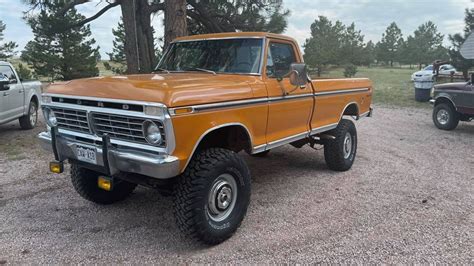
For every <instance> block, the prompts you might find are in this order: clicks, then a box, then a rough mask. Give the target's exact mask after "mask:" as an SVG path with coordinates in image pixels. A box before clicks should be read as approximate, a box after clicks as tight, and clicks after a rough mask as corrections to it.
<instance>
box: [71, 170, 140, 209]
mask: <svg viewBox="0 0 474 266" xmlns="http://www.w3.org/2000/svg"><path fill="white" fill-rule="evenodd" d="M100 175H101V174H100V173H98V172H95V171H92V170H89V169H86V168H82V167H80V166H78V165H77V164H74V163H71V181H72V185H73V186H74V189H75V190H76V191H77V193H79V195H81V197H83V198H84V199H86V200H88V201H92V202H95V203H97V204H103V205H106V204H112V203H115V202H118V201H121V200H124V199H125V198H127V197H128V196H130V194H132V192H133V190H134V189H135V188H136V187H137V185H136V184H133V183H130V182H127V181H124V180H118V181H117V182H115V183H114V185H113V189H112V190H111V191H106V190H103V189H101V188H99V186H98V184H97V182H98V178H99V176H100Z"/></svg>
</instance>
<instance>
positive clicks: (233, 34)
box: [173, 32, 296, 43]
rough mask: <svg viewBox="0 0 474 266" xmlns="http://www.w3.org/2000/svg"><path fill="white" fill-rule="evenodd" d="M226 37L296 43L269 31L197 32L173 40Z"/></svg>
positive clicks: (287, 37)
mask: <svg viewBox="0 0 474 266" xmlns="http://www.w3.org/2000/svg"><path fill="white" fill-rule="evenodd" d="M228 38H272V39H280V40H287V41H292V42H295V43H296V40H295V39H293V38H291V37H289V36H285V35H282V34H275V33H269V32H223V33H210V34H199V35H191V36H184V37H178V38H176V39H174V40H173V42H182V41H194V40H210V39H228Z"/></svg>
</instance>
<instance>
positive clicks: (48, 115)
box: [43, 108, 58, 127]
mask: <svg viewBox="0 0 474 266" xmlns="http://www.w3.org/2000/svg"><path fill="white" fill-rule="evenodd" d="M43 112H44V118H45V119H46V123H47V124H48V126H50V127H55V126H57V125H58V120H57V119H56V115H55V114H54V112H53V110H51V109H49V108H45V109H44V111H43Z"/></svg>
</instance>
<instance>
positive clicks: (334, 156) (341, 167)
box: [324, 119, 357, 172]
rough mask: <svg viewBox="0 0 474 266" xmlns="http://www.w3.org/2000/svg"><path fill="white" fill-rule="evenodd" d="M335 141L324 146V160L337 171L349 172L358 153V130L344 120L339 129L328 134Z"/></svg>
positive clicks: (329, 141)
mask: <svg viewBox="0 0 474 266" xmlns="http://www.w3.org/2000/svg"><path fill="white" fill-rule="evenodd" d="M327 134H328V135H331V136H334V137H335V139H333V140H327V141H326V143H325V144H324V159H325V160H326V164H327V166H328V167H329V168H330V169H331V170H335V171H341V172H342V171H347V170H349V169H350V168H351V167H352V164H353V163H354V159H355V156H356V152H357V130H356V127H355V125H354V123H353V122H352V121H351V120H347V119H342V120H341V121H340V122H339V125H338V126H337V128H335V129H333V130H331V131H329V132H327Z"/></svg>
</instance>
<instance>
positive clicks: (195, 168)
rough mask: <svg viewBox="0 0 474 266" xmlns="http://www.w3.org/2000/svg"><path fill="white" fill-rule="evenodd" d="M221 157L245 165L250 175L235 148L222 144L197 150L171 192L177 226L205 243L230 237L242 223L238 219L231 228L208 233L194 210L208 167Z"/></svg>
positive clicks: (217, 242)
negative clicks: (213, 234) (221, 232)
mask: <svg viewBox="0 0 474 266" xmlns="http://www.w3.org/2000/svg"><path fill="white" fill-rule="evenodd" d="M220 161H231V162H232V163H234V165H238V166H240V167H241V169H246V173H242V174H245V175H248V176H249V177H250V172H249V170H248V168H247V165H246V164H245V161H243V160H242V158H241V157H240V156H239V155H237V154H236V153H235V152H233V151H230V150H226V149H222V148H210V149H207V150H204V151H202V152H200V153H199V154H197V155H196V156H195V157H194V158H193V159H192V160H191V162H190V163H189V165H188V167H187V168H186V170H185V172H184V173H183V174H182V175H181V176H180V177H179V180H178V182H177V183H176V185H175V190H174V193H173V194H174V195H173V205H174V214H175V217H176V223H177V225H178V227H179V229H180V230H181V231H182V232H183V233H184V234H186V235H187V236H189V237H191V238H192V239H194V240H197V241H198V242H201V243H204V244H207V245H216V244H219V243H221V242H223V241H225V240H226V239H228V238H230V237H231V236H232V235H233V234H234V233H235V231H236V230H237V228H238V227H239V226H240V224H241V221H240V222H239V224H238V225H237V226H236V227H235V228H234V230H233V231H232V232H230V233H229V234H227V235H225V236H222V237H220V238H215V237H210V236H209V235H207V234H206V231H205V227H204V226H201V225H202V223H203V222H205V221H200V219H198V217H197V214H196V212H194V211H195V210H196V209H200V208H202V206H198V205H199V204H198V202H199V200H200V199H201V197H202V196H201V195H200V190H202V189H204V188H205V184H206V179H207V178H208V177H207V176H206V173H207V171H209V170H211V169H212V168H213V166H214V165H215V164H216V163H218V162H220ZM246 211H247V207H246V208H245V210H244V216H245V213H246Z"/></svg>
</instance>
